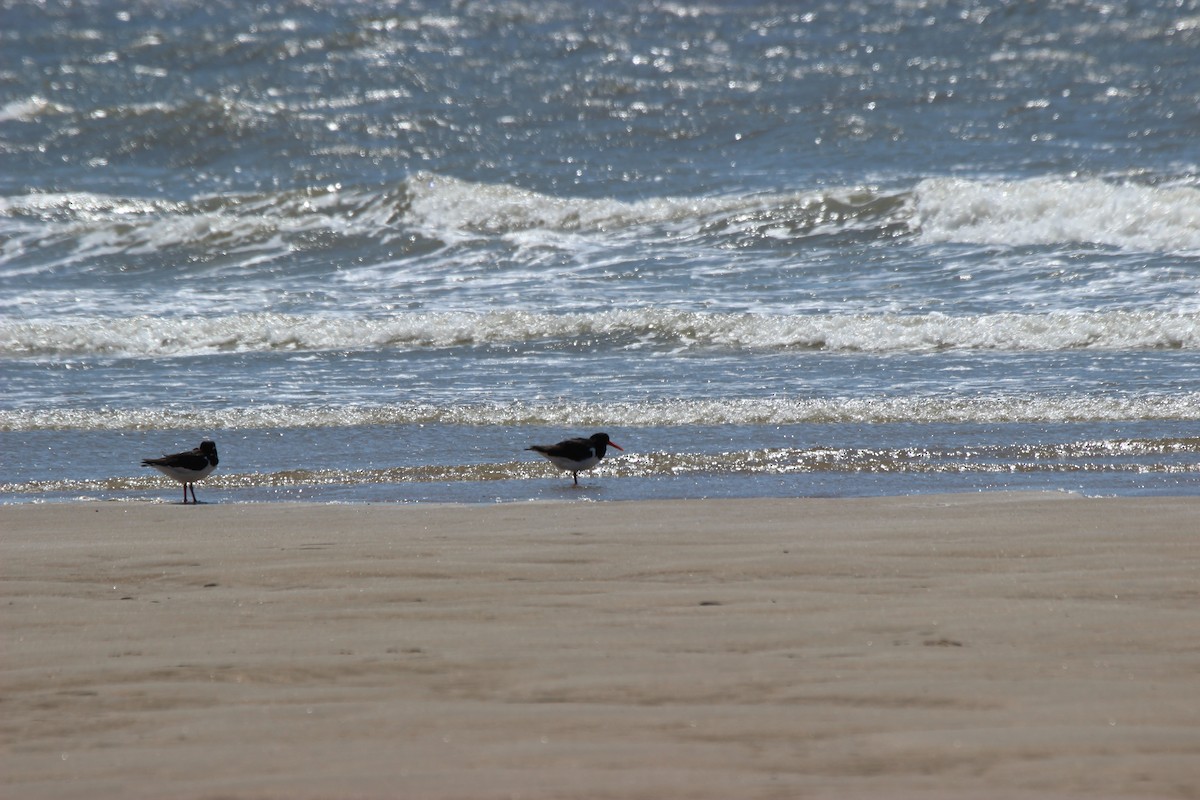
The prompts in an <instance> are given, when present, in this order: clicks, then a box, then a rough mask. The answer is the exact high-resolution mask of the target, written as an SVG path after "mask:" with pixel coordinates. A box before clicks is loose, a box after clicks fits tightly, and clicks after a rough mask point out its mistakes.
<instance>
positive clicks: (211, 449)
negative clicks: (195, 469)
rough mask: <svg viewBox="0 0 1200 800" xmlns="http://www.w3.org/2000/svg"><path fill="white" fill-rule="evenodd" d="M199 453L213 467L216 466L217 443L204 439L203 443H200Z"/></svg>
mask: <svg viewBox="0 0 1200 800" xmlns="http://www.w3.org/2000/svg"><path fill="white" fill-rule="evenodd" d="M200 452H201V453H203V454H204V455H206V456H208V460H209V461H211V462H212V464H213V466H214V467H215V466H216V465H217V443H216V442H214V441H213V440H212V439H205V440H204V441H203V442H201V443H200Z"/></svg>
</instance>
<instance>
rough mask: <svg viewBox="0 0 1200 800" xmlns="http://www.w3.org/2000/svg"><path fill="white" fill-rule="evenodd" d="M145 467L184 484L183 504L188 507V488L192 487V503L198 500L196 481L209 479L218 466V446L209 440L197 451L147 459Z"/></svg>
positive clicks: (143, 462)
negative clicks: (209, 475)
mask: <svg viewBox="0 0 1200 800" xmlns="http://www.w3.org/2000/svg"><path fill="white" fill-rule="evenodd" d="M142 466H143V467H154V468H155V469H156V470H158V471H159V472H161V473H162V474H163V475H166V476H167V477H168V478H174V479H175V480H177V481H179V482H180V483H182V484H183V504H184V505H185V506H186V505H187V496H188V487H189V486H191V487H192V503H193V504H195V503H196V502H197V500H196V481H198V480H200V479H201V478H207V477H208V473H210V472H212V471H213V470H214V469H215V468H216V466H217V445H216V443H215V442H212V441H210V440H208V439H205V440H204V441H203V442H201V443H200V446H199V447H197V448H196V449H195V450H188V451H186V452H183V453H173V454H171V455H169V456H163V457H162V458H146V459H143V460H142Z"/></svg>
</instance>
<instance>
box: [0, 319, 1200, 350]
mask: <svg viewBox="0 0 1200 800" xmlns="http://www.w3.org/2000/svg"><path fill="white" fill-rule="evenodd" d="M579 341H585V342H587V343H588V344H589V346H595V345H597V344H602V345H609V346H616V347H628V348H641V347H647V346H663V347H670V348H672V349H678V348H680V347H688V348H727V349H752V350H787V349H798V350H823V351H830V352H899V351H910V352H911V351H918V352H919V351H931V350H1016V351H1051V350H1069V349H1078V348H1090V349H1100V350H1103V349H1193V348H1196V347H1200V313H1197V312H1193V313H1186V312H1166V311H1109V312H1092V313H1085V312H1054V313H1047V314H1017V313H998V314H984V315H977V316H949V315H944V314H936V313H935V314H912V315H904V314H861V315H853V314H846V315H822V314H812V315H807V314H799V315H771V314H748V313H741V314H723V313H700V312H690V311H676V310H671V309H639V310H626V311H604V312H599V313H595V314H557V315H555V314H538V313H534V312H527V311H497V312H485V313H472V312H445V313H437V312H429V313H400V314H394V315H391V316H387V317H380V318H364V317H350V316H347V317H333V316H326V317H322V316H300V315H289V314H279V313H260V314H235V315H228V316H199V317H176V318H171V317H166V318H164V317H152V316H140V317H128V318H117V319H112V318H108V317H84V318H67V319H65V320H58V319H43V320H13V319H5V320H3V321H0V357H5V358H34V359H37V358H78V357H91V356H120V357H132V358H154V357H163V356H189V355H199V354H206V353H220V352H273V351H307V350H312V351H321V350H374V349H379V348H399V349H419V348H445V347H458V346H481V345H482V346H487V345H505V346H520V345H538V344H548V343H565V344H568V345H569V344H571V343H572V342H579Z"/></svg>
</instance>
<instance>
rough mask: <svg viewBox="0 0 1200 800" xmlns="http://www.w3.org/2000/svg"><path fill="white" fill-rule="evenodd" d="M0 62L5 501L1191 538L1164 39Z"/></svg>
mask: <svg viewBox="0 0 1200 800" xmlns="http://www.w3.org/2000/svg"><path fill="white" fill-rule="evenodd" d="M0 18H2V22H0V379H2V380H3V385H4V387H5V388H4V392H3V397H2V398H0V454H2V456H0V464H2V466H0V502H30V501H59V500H73V499H77V498H104V499H163V500H167V501H173V502H177V486H174V485H171V484H170V483H169V482H167V481H166V480H165V479H163V478H162V477H161V476H158V475H157V474H156V473H153V472H151V471H150V470H147V469H144V468H141V467H139V466H138V464H139V461H140V459H142V458H144V457H148V456H156V455H159V454H161V453H163V452H173V451H175V450H179V449H186V448H191V447H194V446H195V445H196V444H197V443H198V442H199V440H200V439H201V438H203V437H206V436H207V437H211V438H213V439H215V440H216V441H217V443H218V445H219V447H220V453H221V465H220V467H219V468H218V470H217V471H216V472H215V473H214V474H213V475H212V476H211V477H210V478H209V479H207V480H206V481H205V482H204V483H203V484H201V486H200V488H199V493H198V494H199V497H200V499H201V500H202V501H208V502H229V501H269V500H295V499H304V500H316V501H331V502H368V501H369V502H377V501H378V502H422V501H456V502H492V501H498V500H499V501H512V500H526V499H638V498H650V497H672V498H674V497H722V496H751V497H768V496H800V495H822V496H826V495H827V496H854V495H870V494H902V493H920V492H948V491H975V490H981V489H996V488H1028V489H1051V490H1063V491H1077V492H1082V493H1084V494H1089V495H1111V494H1115V495H1131V494H1191V495H1195V494H1200V57H1198V56H1197V54H1198V53H1200V4H1198V3H1197V2H1194V1H1192V0H1186V1H1185V0H1164V1H1163V2H1118V3H1114V2H1103V3H1101V2H1088V1H1087V0H1073V1H1072V2H1063V1H1061V0H1059V1H1055V2H1044V3H1027V2H969V1H968V2H902V3H900V2H898V3H882V2H863V1H862V0H858V1H857V2H856V1H855V0H850V1H849V2H846V1H845V0H836V2H834V1H833V0H831V1H830V2H824V3H791V2H786V3H785V2H707V3H690V2H665V1H664V2H651V1H650V0H627V1H626V2H611V3H603V4H600V5H599V6H597V7H595V8H593V9H591V10H587V9H583V8H581V7H580V6H579V5H578V4H574V3H565V2H564V3H556V2H542V1H541V0H536V1H535V0H490V1H483V2H465V1H462V0H456V1H453V2H452V1H451V0H420V1H418V2H408V3H404V4H393V3H383V2H353V3H351V2H316V1H315V0H311V1H310V2H272V3H242V2H234V1H233V0H205V2H203V3H201V2H172V3H160V2H149V1H147V2H129V3H112V2H106V1H105V0H93V1H92V2H87V1H86V0H82V1H79V2H62V1H56V0H47V2H42V3H36V4H34V3H0ZM599 430H603V431H607V432H608V433H609V434H610V435H611V436H612V438H613V439H614V440H615V441H617V442H618V443H620V444H621V445H622V446H623V447H624V448H625V452H624V453H623V454H621V453H615V454H612V453H610V458H609V459H607V460H606V461H605V462H604V463H603V464H602V465H601V467H600V468H598V469H597V470H595V471H594V472H593V473H589V474H586V475H584V476H583V477H582V478H581V481H582V483H583V486H582V487H581V488H578V489H575V488H572V487H571V486H570V477H569V475H568V476H564V475H563V474H561V473H555V471H554V470H553V468H552V467H551V466H550V465H549V464H548V463H547V462H544V461H542V460H540V459H538V458H536V457H535V456H534V455H533V454H532V453H527V452H525V451H524V448H525V447H526V446H527V445H529V444H531V443H546V442H553V441H556V440H557V439H560V438H565V437H567V436H573V435H586V434H590V433H592V432H594V431H599Z"/></svg>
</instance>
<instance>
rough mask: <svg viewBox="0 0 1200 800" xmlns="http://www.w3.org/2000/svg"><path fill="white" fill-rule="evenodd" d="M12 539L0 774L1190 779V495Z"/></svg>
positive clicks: (152, 521)
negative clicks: (1180, 496) (1188, 496)
mask: <svg viewBox="0 0 1200 800" xmlns="http://www.w3.org/2000/svg"><path fill="white" fill-rule="evenodd" d="M0 530H2V531H3V532H2V533H0V575H2V577H3V584H2V585H3V598H2V602H3V604H4V615H3V651H2V656H0V732H2V736H3V750H2V755H0V775H2V777H0V796H3V797H5V798H14V800H16V799H17V798H21V799H23V800H41V799H43V798H81V799H82V798H86V799H87V800H102V799H103V798H123V799H125V800H128V799H129V798H156V799H157V798H186V799H187V800H193V799H194V800H215V799H216V798H223V799H225V800H243V799H246V800H250V799H254V800H258V799H260V798H280V799H281V800H282V799H284V798H286V799H287V800H304V799H305V798H313V799H314V800H315V799H316V798H423V799H429V800H437V799H440V798H509V797H513V798H517V797H519V798H533V799H534V800H552V799H553V800H563V799H565V798H589V799H591V798H646V799H647V800H650V799H651V798H653V799H654V800H665V799H667V798H702V799H704V800H707V799H708V798H713V799H714V800H716V799H717V798H720V800H734V799H739V798H847V797H850V798H854V797H860V798H867V797H870V798H888V799H889V800H891V799H893V798H918V797H919V798H951V797H955V798H961V797H970V798H1048V797H1054V798H1076V797H1078V798H1084V797H1086V798H1093V799H1094V798H1135V797H1137V798H1149V797H1178V798H1195V797H1200V498H1144V499H1143V498H1120V499H1084V498H1079V497H1073V496H1068V495H1063V494H1000V493H997V494H970V495H949V496H937V497H933V496H918V497H901V498H871V499H831V500H825V499H799V500H745V501H743V500H736V501H699V500H698V501H681V502H638V503H571V504H545V503H530V504H510V505H499V506H401V505H395V506H388V505H374V506H365V505H346V506H328V505H302V504H264V505H201V506H198V507H183V506H180V505H168V504H148V503H147V504H143V503H79V504H61V505H41V506H36V505H19V506H5V507H0Z"/></svg>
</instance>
